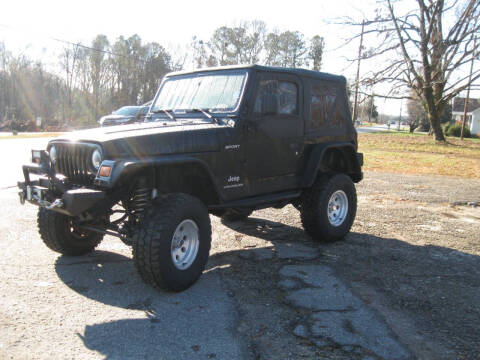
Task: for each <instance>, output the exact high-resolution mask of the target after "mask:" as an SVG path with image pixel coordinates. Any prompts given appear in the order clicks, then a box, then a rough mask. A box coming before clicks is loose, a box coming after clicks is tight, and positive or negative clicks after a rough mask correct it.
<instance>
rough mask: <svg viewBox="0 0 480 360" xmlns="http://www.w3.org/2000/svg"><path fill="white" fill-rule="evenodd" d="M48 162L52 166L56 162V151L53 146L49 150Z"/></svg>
mask: <svg viewBox="0 0 480 360" xmlns="http://www.w3.org/2000/svg"><path fill="white" fill-rule="evenodd" d="M50 161H51V162H52V164H55V162H56V161H57V149H56V148H55V146H52V147H51V148H50Z"/></svg>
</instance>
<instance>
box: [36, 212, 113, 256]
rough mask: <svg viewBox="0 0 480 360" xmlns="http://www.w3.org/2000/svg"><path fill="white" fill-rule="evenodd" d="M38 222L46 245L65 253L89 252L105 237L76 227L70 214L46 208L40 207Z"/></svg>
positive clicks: (83, 253) (74, 254)
mask: <svg viewBox="0 0 480 360" xmlns="http://www.w3.org/2000/svg"><path fill="white" fill-rule="evenodd" d="M37 224H38V231H39V232H40V237H41V238H42V240H43V242H44V243H45V245H47V246H48V247H49V248H50V249H51V250H53V251H56V252H58V253H60V254H63V255H70V256H79V255H85V254H88V253H90V252H92V251H93V250H94V249H95V247H97V245H98V244H100V242H101V241H102V239H103V234H100V233H95V232H91V231H80V230H78V229H75V228H74V226H73V224H72V218H71V217H70V216H67V215H64V214H60V213H58V212H55V211H53V210H47V209H45V208H39V209H38V216H37Z"/></svg>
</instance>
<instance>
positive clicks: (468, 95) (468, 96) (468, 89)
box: [460, 36, 477, 140]
mask: <svg viewBox="0 0 480 360" xmlns="http://www.w3.org/2000/svg"><path fill="white" fill-rule="evenodd" d="M476 49H477V37H476V36H475V38H474V39H473V53H472V62H471V64H470V75H469V77H468V87H467V97H466V98H465V105H464V106H463V121H462V133H461V135H460V139H461V140H463V133H464V132H465V121H466V119H467V105H468V101H469V100H470V84H471V82H472V72H473V61H474V60H475V50H476Z"/></svg>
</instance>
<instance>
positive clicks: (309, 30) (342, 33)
mask: <svg viewBox="0 0 480 360" xmlns="http://www.w3.org/2000/svg"><path fill="white" fill-rule="evenodd" d="M359 3H360V2H359V1H355V0H335V1H328V2H327V1H321V0H297V1H281V0H277V1H265V0H264V1H261V0H243V1H236V2H228V1H225V0H204V1H187V0H174V1H157V2H152V1H144V0H136V1H124V0H117V1H110V0H108V1H107V0H96V1H92V0H83V1H81V2H72V1H65V0H50V1H49V0H43V1H34V0H30V1H25V0H24V1H22V0H17V1H13V0H5V1H3V2H2V6H1V12H0V41H4V42H5V44H6V46H7V49H10V50H13V51H14V52H17V51H25V52H27V53H28V54H30V55H32V56H33V57H42V59H43V61H44V62H45V63H47V64H53V63H55V62H56V61H57V57H56V56H57V53H58V51H59V49H60V48H61V47H62V46H63V45H62V44H61V43H59V42H55V41H53V40H52V38H58V39H62V40H67V41H71V42H82V43H84V44H89V43H90V42H91V40H92V39H93V38H94V37H95V36H96V35H97V34H104V35H107V37H108V38H109V40H110V41H111V42H114V41H115V39H116V38H117V37H118V36H120V35H123V36H125V37H129V36H131V35H133V34H138V35H139V36H140V37H141V38H142V40H143V41H144V42H151V41H155V42H158V43H160V44H162V45H163V46H165V47H166V48H167V49H169V50H170V51H172V49H174V45H186V44H188V43H189V42H190V41H191V39H192V36H194V35H195V36H197V37H198V38H201V39H205V40H207V39H208V38H209V37H210V36H211V35H212V33H213V31H214V30H215V29H216V28H217V27H219V26H222V25H234V24H235V23H238V22H240V21H241V20H253V19H258V20H263V21H265V22H266V24H267V26H268V27H269V29H270V30H272V29H274V28H277V29H279V30H292V31H295V30H298V31H300V32H302V33H303V34H305V36H306V37H307V38H310V37H312V36H314V35H317V34H318V35H321V36H323V37H324V38H325V41H326V49H325V55H324V63H323V67H322V71H325V72H331V73H336V74H342V75H344V76H346V77H347V78H349V79H353V78H354V77H355V69H356V68H355V66H353V65H350V66H349V64H350V63H349V62H348V61H346V59H345V57H350V58H354V57H356V51H358V43H354V44H352V46H350V47H345V48H342V49H340V50H338V49H337V48H338V46H339V45H340V44H341V43H342V39H344V38H347V37H349V36H350V35H351V34H352V33H353V30H352V29H347V28H343V27H340V26H338V25H333V24H331V22H332V21H333V20H334V19H336V18H339V17H341V16H345V15H348V16H350V17H354V18H358V19H361V18H362V16H363V15H362V12H363V13H364V14H365V15H367V16H368V15H371V14H372V13H373V9H374V8H375V0H362V1H361V10H360V9H359V8H358V7H359V6H360V5H358V4H359ZM365 70H366V69H365ZM376 104H377V105H378V107H379V112H383V113H389V114H394V115H398V113H399V111H400V101H398V100H392V101H384V100H381V99H378V100H376ZM403 111H404V114H405V106H404V110H403Z"/></svg>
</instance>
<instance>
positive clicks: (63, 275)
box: [55, 218, 480, 359]
mask: <svg viewBox="0 0 480 360" xmlns="http://www.w3.org/2000/svg"><path fill="white" fill-rule="evenodd" d="M224 225H226V226H227V227H229V228H231V229H232V230H234V231H236V232H237V233H240V234H244V235H248V236H253V237H257V238H260V239H264V240H268V241H270V242H272V244H273V246H272V247H270V248H268V249H265V248H264V249H254V248H248V249H242V250H234V251H228V252H224V253H218V254H215V255H213V256H212V257H211V258H210V260H209V263H208V266H207V269H206V271H205V273H204V275H203V276H202V277H201V279H200V280H199V282H198V283H197V284H195V285H194V286H193V287H192V288H190V289H188V290H187V291H185V292H183V293H175V294H172V293H167V292H159V291H156V290H153V289H152V288H150V287H149V286H146V285H144V284H143V283H142V281H141V279H140V277H139V276H138V275H137V273H136V271H135V269H134V266H133V262H132V260H131V259H130V258H128V257H125V256H123V255H119V254H115V253H110V252H105V251H96V252H94V253H92V254H90V255H88V256H84V257H77V258H71V257H64V256H61V257H59V258H58V260H57V262H56V264H55V269H56V272H57V274H58V276H59V277H60V279H62V281H63V282H64V283H65V284H66V285H68V286H69V287H70V288H71V289H72V290H74V291H76V292H77V293H79V294H81V295H83V296H85V297H87V298H89V299H92V300H95V301H98V302H100V303H103V304H106V305H110V306H116V307H120V308H123V309H129V310H134V311H137V312H138V318H136V319H125V320H116V321H112V322H105V323H99V324H93V325H88V326H86V327H85V332H84V334H82V335H80V334H79V336H80V337H81V338H82V340H83V341H84V343H85V346H86V347H87V348H89V349H92V350H96V351H98V352H100V353H101V354H104V355H106V357H107V358H129V357H144V358H170V357H172V358H173V357H175V358H180V359H183V358H184V359H195V358H222V359H223V358H232V359H236V358H238V359H243V358H250V353H249V351H248V350H247V349H246V345H245V344H243V343H242V342H241V340H240V338H239V336H238V334H237V331H236V328H237V321H238V319H237V318H236V316H237V315H236V309H235V306H234V303H233V301H232V296H235V295H232V293H230V292H229V289H226V288H225V285H224V284H223V281H222V276H230V275H231V274H232V268H235V267H237V266H241V264H242V262H245V261H250V262H258V263H259V266H261V267H262V270H263V274H265V273H269V272H270V273H272V274H275V275H272V277H275V276H278V269H279V263H280V264H283V263H285V264H295V263H308V264H320V265H326V266H329V267H331V268H333V269H334V271H335V272H336V274H337V275H338V276H340V278H342V279H343V280H344V281H345V282H346V283H349V284H352V285H354V286H353V287H354V288H359V287H361V286H368V287H369V288H373V289H375V291H376V292H377V293H378V294H380V295H381V296H382V297H384V298H385V299H387V302H388V306H390V307H391V308H392V309H394V310H395V311H401V312H408V314H409V315H411V316H412V318H414V319H416V324H417V326H418V328H419V329H420V331H421V332H423V333H424V334H426V335H428V336H430V337H431V338H433V339H435V340H436V341H442V342H444V344H445V346H446V347H447V348H450V349H455V350H454V351H455V354H454V355H455V356H454V357H458V356H462V355H464V356H468V354H471V353H474V351H475V349H474V348H473V347H474V346H476V345H475V344H476V339H478V338H480V328H479V327H478V323H480V308H479V306H478V304H479V303H480V293H479V292H478V288H480V276H479V275H480V274H479V271H480V270H479V269H480V258H479V257H478V256H474V255H470V254H467V253H463V252H459V251H457V250H454V249H450V248H444V247H438V246H414V245H411V244H409V243H407V242H406V241H401V240H398V239H393V238H382V237H377V236H373V235H369V234H363V233H351V234H349V235H348V236H347V237H346V239H345V240H344V241H341V242H338V243H334V244H326V245H325V244H315V243H312V242H311V240H309V238H308V237H307V236H306V235H305V234H304V232H303V231H302V230H301V229H298V228H295V227H291V226H288V225H284V224H281V223H278V222H272V221H268V220H264V219H259V218H250V219H248V220H246V221H243V222H235V223H224ZM232 241H233V234H232ZM297 245H299V246H300V248H301V247H302V245H303V246H305V247H304V248H303V250H301V251H300V253H302V252H303V253H305V256H304V257H302V256H299V257H298V256H297V257H293V259H291V258H289V255H288V254H289V251H297V250H298V246H297ZM311 247H314V248H315V249H318V253H315V256H314V257H312V256H308V253H309V252H311ZM309 249H310V250H309ZM305 250H306V251H305ZM315 251H317V250H315ZM300 255H301V254H300ZM281 266H283V265H281ZM265 280H267V279H265ZM271 286H276V283H275V282H273V281H272V284H271ZM233 294H234V293H233ZM363 300H364V301H365V300H366V301H367V302H368V299H363ZM273 302H274V301H273V300H272V303H273ZM219 334H220V335H219ZM191 339H196V340H195V343H192V341H191Z"/></svg>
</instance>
